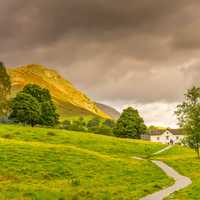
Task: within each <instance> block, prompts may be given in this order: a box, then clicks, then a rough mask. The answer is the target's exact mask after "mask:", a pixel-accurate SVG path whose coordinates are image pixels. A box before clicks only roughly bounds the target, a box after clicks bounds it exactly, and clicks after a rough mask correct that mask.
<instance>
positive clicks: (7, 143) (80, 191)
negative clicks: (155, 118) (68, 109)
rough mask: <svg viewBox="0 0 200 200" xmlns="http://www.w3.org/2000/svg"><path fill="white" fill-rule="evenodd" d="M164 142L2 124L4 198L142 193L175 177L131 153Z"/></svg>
mask: <svg viewBox="0 0 200 200" xmlns="http://www.w3.org/2000/svg"><path fill="white" fill-rule="evenodd" d="M161 148H163V145H161V144H154V143H149V142H144V141H139V140H131V139H118V138H114V137H108V136H101V135H95V134H92V133H80V132H70V131H65V130H56V129H48V128H30V127H24V126H18V125H0V162H1V165H0V199H1V200H10V199H12V200H32V199H33V200H78V199H84V200H86V199H87V200H90V199H91V200H94V199H95V200H96V199H97V200H98V199H99V200H102V199H103V200H104V199H105V200H109V199H114V200H115V199H116V200H117V199H120V200H121V199H126V200H129V199H130V200H133V199H139V198H140V197H143V196H145V195H146V194H149V193H152V192H154V191H158V190H160V189H161V188H164V187H165V186H167V185H171V184H172V183H173V181H172V180H171V179H169V178H168V177H167V176H166V175H165V174H164V173H163V172H162V171H161V170H160V169H159V168H157V167H156V166H155V165H153V164H152V163H151V162H150V161H140V160H135V159H133V158H132V157H133V156H148V155H150V154H152V153H153V152H156V151H157V150H159V149H161Z"/></svg>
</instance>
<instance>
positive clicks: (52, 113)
mask: <svg viewBox="0 0 200 200" xmlns="http://www.w3.org/2000/svg"><path fill="white" fill-rule="evenodd" d="M28 97H31V98H30V100H28ZM31 102H32V104H33V105H32V104H31ZM20 104H21V105H22V107H20ZM11 109H12V112H11V114H10V119H14V120H15V121H17V122H23V123H27V124H31V125H32V126H34V125H35V124H41V125H47V126H54V125H55V124H57V123H58V118H59V115H58V114H57V112H56V107H55V106H54V103H53V101H52V97H51V95H50V93H49V91H48V90H47V89H44V88H41V87H40V86H38V85H35V84H28V85H26V86H25V87H24V89H23V90H22V92H20V93H18V94H17V96H16V97H15V98H14V99H13V100H12V101H11ZM34 111H35V112H34ZM26 113H28V114H26ZM31 113H32V119H31ZM36 113H37V117H36V116H35V114H36ZM30 119H31V120H30Z"/></svg>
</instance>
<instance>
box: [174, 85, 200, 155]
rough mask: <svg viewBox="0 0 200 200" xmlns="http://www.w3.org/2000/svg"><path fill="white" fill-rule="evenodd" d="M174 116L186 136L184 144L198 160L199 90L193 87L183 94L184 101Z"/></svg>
mask: <svg viewBox="0 0 200 200" xmlns="http://www.w3.org/2000/svg"><path fill="white" fill-rule="evenodd" d="M175 113H176V115H177V118H178V121H179V125H180V127H181V128H182V129H183V131H184V132H185V134H186V138H185V142H186V143H187V145H189V146H190V147H191V148H192V149H194V150H195V151H196V153H197V156H198V158H200V150H199V148H200V88H198V87H193V88H192V89H189V90H188V91H187V93H186V94H185V100H184V101H183V103H182V104H179V105H178V106H177V110H176V112H175Z"/></svg>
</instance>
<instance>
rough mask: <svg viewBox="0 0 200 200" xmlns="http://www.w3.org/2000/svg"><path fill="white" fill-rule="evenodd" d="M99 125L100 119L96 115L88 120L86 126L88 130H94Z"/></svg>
mask: <svg viewBox="0 0 200 200" xmlns="http://www.w3.org/2000/svg"><path fill="white" fill-rule="evenodd" d="M99 126H100V119H99V118H98V117H94V118H93V119H91V120H90V121H88V124H87V128H88V131H91V132H95V131H96V130H97V129H98V127H99Z"/></svg>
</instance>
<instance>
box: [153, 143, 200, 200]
mask: <svg viewBox="0 0 200 200" xmlns="http://www.w3.org/2000/svg"><path fill="white" fill-rule="evenodd" d="M156 158H157V159H160V160H163V161H165V162H166V163H167V164H169V165H170V166H172V167H174V169H176V170H177V171H178V172H180V173H181V174H183V175H185V176H188V177H190V178H191V179H192V182H193V183H192V185H191V186H189V187H188V188H186V189H183V190H181V191H179V192H177V193H175V194H173V195H171V196H170V197H169V198H167V199H173V200H199V199H200V192H199V191H200V160H198V159H197V158H196V154H195V153H194V151H192V150H191V149H189V148H184V147H180V146H175V147H173V148H172V149H170V150H169V151H167V152H165V153H162V154H161V155H159V156H156Z"/></svg>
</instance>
